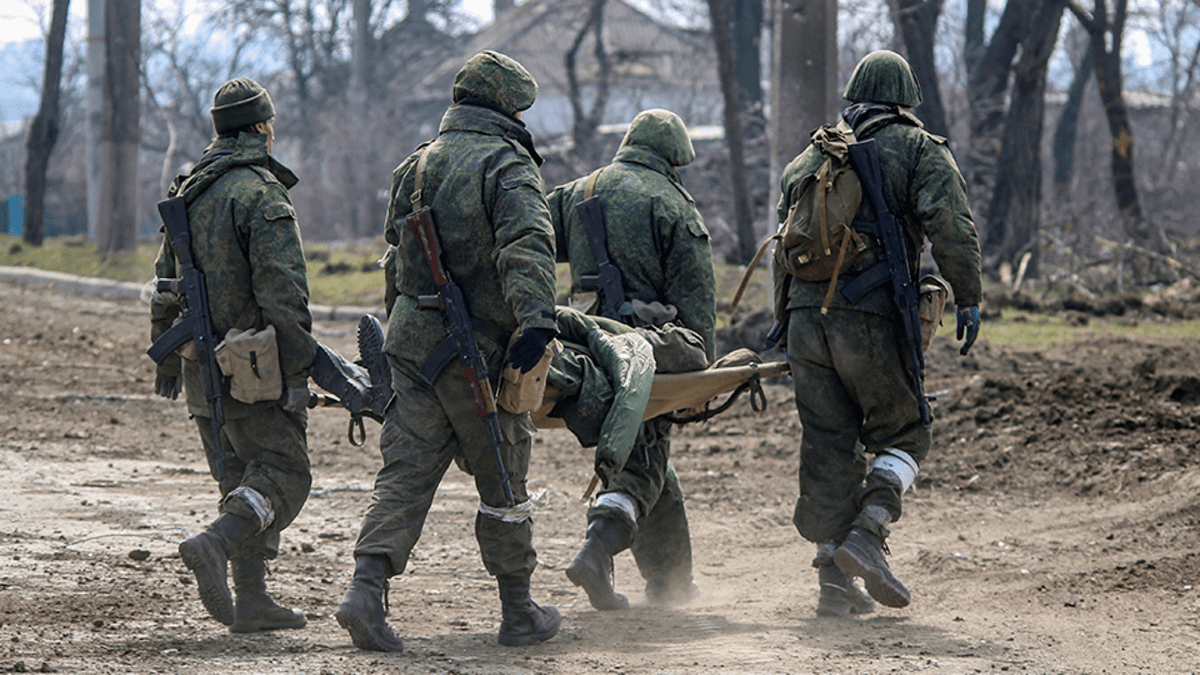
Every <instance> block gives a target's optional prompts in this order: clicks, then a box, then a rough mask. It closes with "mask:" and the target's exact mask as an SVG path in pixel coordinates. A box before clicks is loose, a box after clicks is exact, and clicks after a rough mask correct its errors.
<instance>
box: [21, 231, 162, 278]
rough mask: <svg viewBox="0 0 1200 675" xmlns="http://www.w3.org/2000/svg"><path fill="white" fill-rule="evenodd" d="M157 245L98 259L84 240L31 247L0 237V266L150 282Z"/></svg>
mask: <svg viewBox="0 0 1200 675" xmlns="http://www.w3.org/2000/svg"><path fill="white" fill-rule="evenodd" d="M157 255H158V244H150V243H148V242H147V243H143V244H139V245H138V247H137V249H136V250H134V251H130V252H128V253H122V254H120V255H113V256H108V257H107V258H104V257H101V256H99V255H97V254H96V245H95V244H93V243H92V242H90V241H88V240H87V239H85V238H83V237H54V238H52V239H48V240H46V243H45V245H44V246H30V245H28V244H26V243H25V242H23V241H21V238H20V237H15V236H12V235H8V234H5V235H0V265H7V266H11V267H33V268H36V269H40V270H47V271H51V272H66V273H67V274H77V275H79V276H82V277H100V278H102V279H112V280H114V281H134V282H145V281H149V280H150V278H151V277H153V276H154V258H155V257H156V256H157Z"/></svg>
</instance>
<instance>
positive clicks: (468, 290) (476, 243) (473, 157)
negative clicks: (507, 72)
mask: <svg viewBox="0 0 1200 675" xmlns="http://www.w3.org/2000/svg"><path fill="white" fill-rule="evenodd" d="M527 146H528V147H532V143H531V141H530V137H529V132H528V131H526V130H525V128H524V126H523V125H522V124H521V123H520V122H519V121H517V120H515V119H512V118H509V117H507V116H505V115H503V114H501V113H499V112H496V111H494V110H490V109H487V108H484V107H480V106H471V105H455V106H452V107H451V108H450V109H449V110H447V111H446V114H445V116H444V117H443V118H442V124H441V130H440V132H439V134H438V137H437V139H436V140H434V141H432V142H429V143H426V144H424V145H422V146H421V147H420V148H418V150H417V152H415V153H413V154H412V155H411V156H410V157H408V159H406V160H404V162H403V163H401V164H400V166H399V167H398V168H397V169H396V170H395V171H394V172H393V174H392V193H391V202H390V204H389V206H388V214H387V221H386V225H385V235H386V237H387V240H388V243H390V244H392V245H394V246H396V247H397V250H396V257H395V260H394V262H393V264H394V265H395V275H394V277H395V286H394V288H395V290H396V299H395V301H394V303H393V305H392V308H391V312H390V314H389V317H388V331H387V340H386V342H385V344H384V351H385V352H386V353H387V354H389V355H391V356H393V357H395V358H398V359H403V360H407V361H411V362H413V363H415V364H417V366H418V367H419V366H420V365H421V364H423V363H425V360H426V359H427V358H428V357H429V354H430V352H431V351H432V350H433V348H434V347H435V346H437V344H438V343H439V342H441V341H442V340H443V339H444V338H445V337H446V333H445V330H444V329H443V327H442V315H441V312H440V311H438V310H436V309H421V308H419V307H418V306H417V298H418V296H422V295H432V294H433V293H434V292H435V287H434V283H433V274H432V273H431V272H430V270H429V264H428V262H426V260H425V257H424V255H422V253H421V248H420V246H419V245H418V243H417V240H416V238H415V237H414V236H413V233H412V231H411V230H410V229H409V227H408V224H407V223H406V222H405V217H406V216H407V215H408V214H409V213H411V212H412V211H413V204H412V201H411V195H412V192H413V189H414V179H415V175H416V167H417V162H418V160H419V158H420V155H421V153H423V152H427V153H428V156H427V158H426V160H425V172H424V177H423V178H422V187H423V190H422V201H423V204H424V205H425V206H429V207H432V210H433V221H434V226H435V227H436V228H437V232H438V237H439V239H440V240H441V244H442V262H443V264H444V265H445V267H446V270H447V272H448V273H449V274H450V277H451V278H452V279H453V280H454V281H455V283H457V284H458V286H459V288H461V289H462V293H463V296H464V298H465V300H466V304H467V308H468V310H469V311H470V313H471V316H472V317H473V318H474V319H476V320H478V321H481V322H482V323H484V324H485V325H487V326H489V327H490V330H488V331H486V333H485V332H480V331H476V341H477V342H478V343H479V347H480V349H481V350H482V351H483V353H484V356H485V358H486V360H487V362H488V368H489V373H490V374H491V376H492V379H493V384H495V382H496V381H497V378H498V377H499V373H500V367H501V366H502V365H503V358H504V353H505V350H506V349H507V346H508V345H507V341H508V337H509V336H510V335H512V334H513V333H514V332H515V331H518V330H520V331H524V330H525V329H528V328H545V329H548V330H551V331H552V330H553V329H554V284H555V279H554V230H553V229H552V227H551V225H550V214H549V212H548V210H547V207H546V198H545V195H544V194H543V192H542V179H541V174H540V173H539V172H538V168H537V164H536V163H535V161H534V159H533V157H532V156H531V155H530V152H529V150H527V149H526V147H527ZM501 336H502V337H501Z"/></svg>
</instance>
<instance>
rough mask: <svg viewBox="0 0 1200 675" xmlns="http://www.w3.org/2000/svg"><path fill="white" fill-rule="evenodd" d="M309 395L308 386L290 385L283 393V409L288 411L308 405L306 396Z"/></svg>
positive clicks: (301, 408)
mask: <svg viewBox="0 0 1200 675" xmlns="http://www.w3.org/2000/svg"><path fill="white" fill-rule="evenodd" d="M311 395H312V392H310V391H309V390H308V387H291V388H290V389H288V390H287V393H286V394H284V395H283V409H284V410H286V411H288V412H292V411H294V410H303V409H305V408H307V407H308V397H309V396H311Z"/></svg>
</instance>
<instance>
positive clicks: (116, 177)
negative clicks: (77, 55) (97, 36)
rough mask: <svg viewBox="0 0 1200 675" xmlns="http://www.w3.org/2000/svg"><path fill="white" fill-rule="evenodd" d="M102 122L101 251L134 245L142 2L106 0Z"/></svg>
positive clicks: (136, 212)
mask: <svg viewBox="0 0 1200 675" xmlns="http://www.w3.org/2000/svg"><path fill="white" fill-rule="evenodd" d="M104 19H105V21H104V23H105V34H106V35H107V42H106V45H107V53H106V58H105V64H106V68H105V88H104V124H103V130H102V131H103V132H102V135H101V139H100V159H101V165H102V166H103V167H104V168H103V170H102V171H101V181H100V199H101V202H100V203H101V210H102V211H104V212H107V213H106V215H107V218H103V219H102V220H101V224H102V225H106V226H107V227H106V231H104V232H102V233H100V235H99V241H98V242H97V251H98V252H99V253H100V254H102V255H106V256H107V255H109V254H114V253H123V252H127V251H132V250H133V249H134V248H135V247H136V246H137V231H138V209H137V187H138V146H139V144H140V135H139V127H138V122H139V112H140V105H139V98H140V97H139V93H140V85H141V81H140V79H139V67H140V65H141V53H142V50H141V19H142V11H141V3H140V2H139V0H110V2H109V4H108V9H107V11H106V12H105V17H104Z"/></svg>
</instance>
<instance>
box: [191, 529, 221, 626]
mask: <svg viewBox="0 0 1200 675" xmlns="http://www.w3.org/2000/svg"><path fill="white" fill-rule="evenodd" d="M179 557H180V558H182V559H183V564H184V565H186V566H187V568H188V570H190V571H191V573H192V575H193V576H194V577H196V590H197V591H198V592H199V593H200V603H201V604H203V605H204V609H205V611H207V612H208V615H209V616H211V617H212V618H214V619H216V620H217V621H220V622H221V623H222V624H224V625H226V626H232V625H233V619H234V616H233V595H232V594H230V592H229V586H228V585H225V584H221V583H220V582H219V581H218V580H217V579H216V578H214V576H215V572H214V571H213V570H210V569H208V566H207V565H205V564H204V561H203V560H201V558H200V555H199V554H198V553H197V552H196V551H195V549H193V548H192V547H191V546H188V543H187V542H186V541H185V542H183V543H181V544H180V545H179ZM220 581H224V579H221V580H220ZM222 586H224V588H222Z"/></svg>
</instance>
